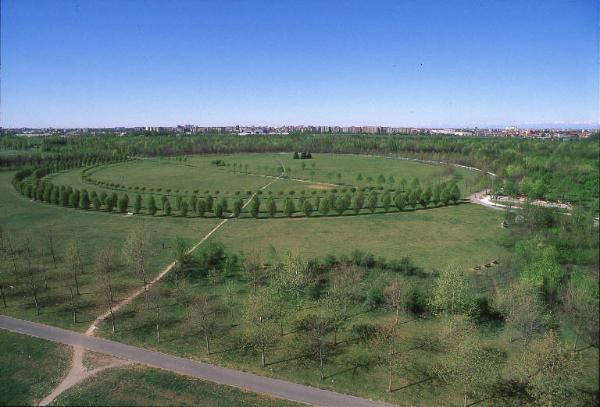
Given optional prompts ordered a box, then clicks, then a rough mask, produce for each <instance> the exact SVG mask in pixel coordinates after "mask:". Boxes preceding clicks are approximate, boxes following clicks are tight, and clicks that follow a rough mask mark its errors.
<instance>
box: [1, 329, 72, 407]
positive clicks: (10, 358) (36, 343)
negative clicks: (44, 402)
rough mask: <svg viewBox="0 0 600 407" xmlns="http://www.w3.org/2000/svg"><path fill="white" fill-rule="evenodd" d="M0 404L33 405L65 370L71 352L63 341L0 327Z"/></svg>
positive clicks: (59, 378) (52, 386) (50, 388)
mask: <svg viewBox="0 0 600 407" xmlns="http://www.w3.org/2000/svg"><path fill="white" fill-rule="evenodd" d="M0 349H1V350H2V357H0V405H3V406H14V405H34V404H36V403H37V402H39V401H40V399H42V398H43V397H45V396H46V395H47V394H48V393H49V392H50V391H51V390H52V389H53V388H54V387H55V386H56V385H57V384H58V383H59V382H60V381H61V380H62V377H63V375H64V374H65V373H66V370H67V367H68V364H69V361H70V358H71V352H70V351H69V349H68V347H67V346H65V345H60V344H56V343H53V342H48V341H45V340H42V339H38V338H33V337H30V336H26V335H20V334H16V333H12V332H9V331H5V330H1V329H0Z"/></svg>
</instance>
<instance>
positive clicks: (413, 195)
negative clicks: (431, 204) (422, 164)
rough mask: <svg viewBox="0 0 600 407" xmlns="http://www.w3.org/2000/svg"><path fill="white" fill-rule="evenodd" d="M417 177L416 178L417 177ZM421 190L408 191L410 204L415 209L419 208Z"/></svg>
mask: <svg viewBox="0 0 600 407" xmlns="http://www.w3.org/2000/svg"><path fill="white" fill-rule="evenodd" d="M415 179H416V178H415ZM419 197H420V195H419V191H418V190H416V189H415V190H412V191H410V192H409V193H408V206H411V207H412V208H414V209H417V202H419Z"/></svg>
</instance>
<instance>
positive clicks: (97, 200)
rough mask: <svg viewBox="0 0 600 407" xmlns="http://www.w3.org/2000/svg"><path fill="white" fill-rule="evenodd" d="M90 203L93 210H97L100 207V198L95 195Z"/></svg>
mask: <svg viewBox="0 0 600 407" xmlns="http://www.w3.org/2000/svg"><path fill="white" fill-rule="evenodd" d="M92 205H93V206H94V210H95V211H99V210H100V209H101V208H102V203H101V202H100V198H98V197H95V198H94V199H93V200H92Z"/></svg>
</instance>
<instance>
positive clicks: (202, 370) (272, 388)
mask: <svg viewBox="0 0 600 407" xmlns="http://www.w3.org/2000/svg"><path fill="white" fill-rule="evenodd" d="M0 328H1V329H6V330H9V331H12V332H17V333H21V334H25V335H30V336H35V337H38V338H42V339H46V340H50V341H53V342H59V343H63V344H66V345H72V346H79V347H81V348H84V349H87V350H90V351H94V352H99V353H104V354H107V355H111V356H115V357H117V358H121V359H125V360H130V361H133V362H136V363H140V364H143V365H147V366H151V367H156V368H160V369H165V370H168V371H171V372H175V373H179V374H183V375H186V376H192V377H197V378H199V379H203V380H208V381H211V382H215V383H219V384H225V385H229V386H234V387H238V388H240V389H244V390H249V391H254V392H257V393H262V394H267V395H270V396H274V397H279V398H283V399H287V400H292V401H297V402H301V403H305V404H314V405H318V406H344V407H355V406H356V407H362V406H365V407H367V406H369V407H372V406H392V405H391V404H386V403H383V402H377V401H373V400H368V399H363V398H360V397H354V396H350V395H347V394H341V393H335V392H332V391H328V390H321V389H317V388H315V387H310V386H304V385H301V384H297V383H291V382H287V381H284V380H278V379H271V378H268V377H263V376H258V375H255V374H251V373H245V372H240V371H237V370H233V369H228V368H224V367H219V366H214V365H210V364H207V363H202V362H195V361H192V360H189V359H183V358H179V357H176V356H170V355H166V354H164V353H159V352H153V351H150V350H146V349H142V348H137V347H135V346H129V345H125V344H122V343H119V342H114V341H109V340H106V339H101V338H96V337H93V336H86V335H84V334H80V333H77V332H73V331H68V330H65V329H61V328H56V327H53V326H49V325H43V324H38V323H35V322H29V321H23V320H20V319H15V318H11V317H7V316H4V315H0Z"/></svg>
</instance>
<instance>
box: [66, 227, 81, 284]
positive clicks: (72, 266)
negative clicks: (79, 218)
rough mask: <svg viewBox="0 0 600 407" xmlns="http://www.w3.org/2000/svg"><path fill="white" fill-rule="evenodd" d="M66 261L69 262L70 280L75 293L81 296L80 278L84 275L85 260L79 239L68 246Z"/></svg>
mask: <svg viewBox="0 0 600 407" xmlns="http://www.w3.org/2000/svg"><path fill="white" fill-rule="evenodd" d="M65 260H66V261H67V265H68V270H69V273H68V274H69V275H68V277H69V278H68V280H70V281H72V282H73V287H74V288H75V293H76V294H77V295H80V292H79V276H81V275H82V274H83V259H82V256H81V247H80V245H79V242H78V240H77V239H75V240H73V241H71V242H70V243H69V244H68V245H67V250H66V253H65Z"/></svg>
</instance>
